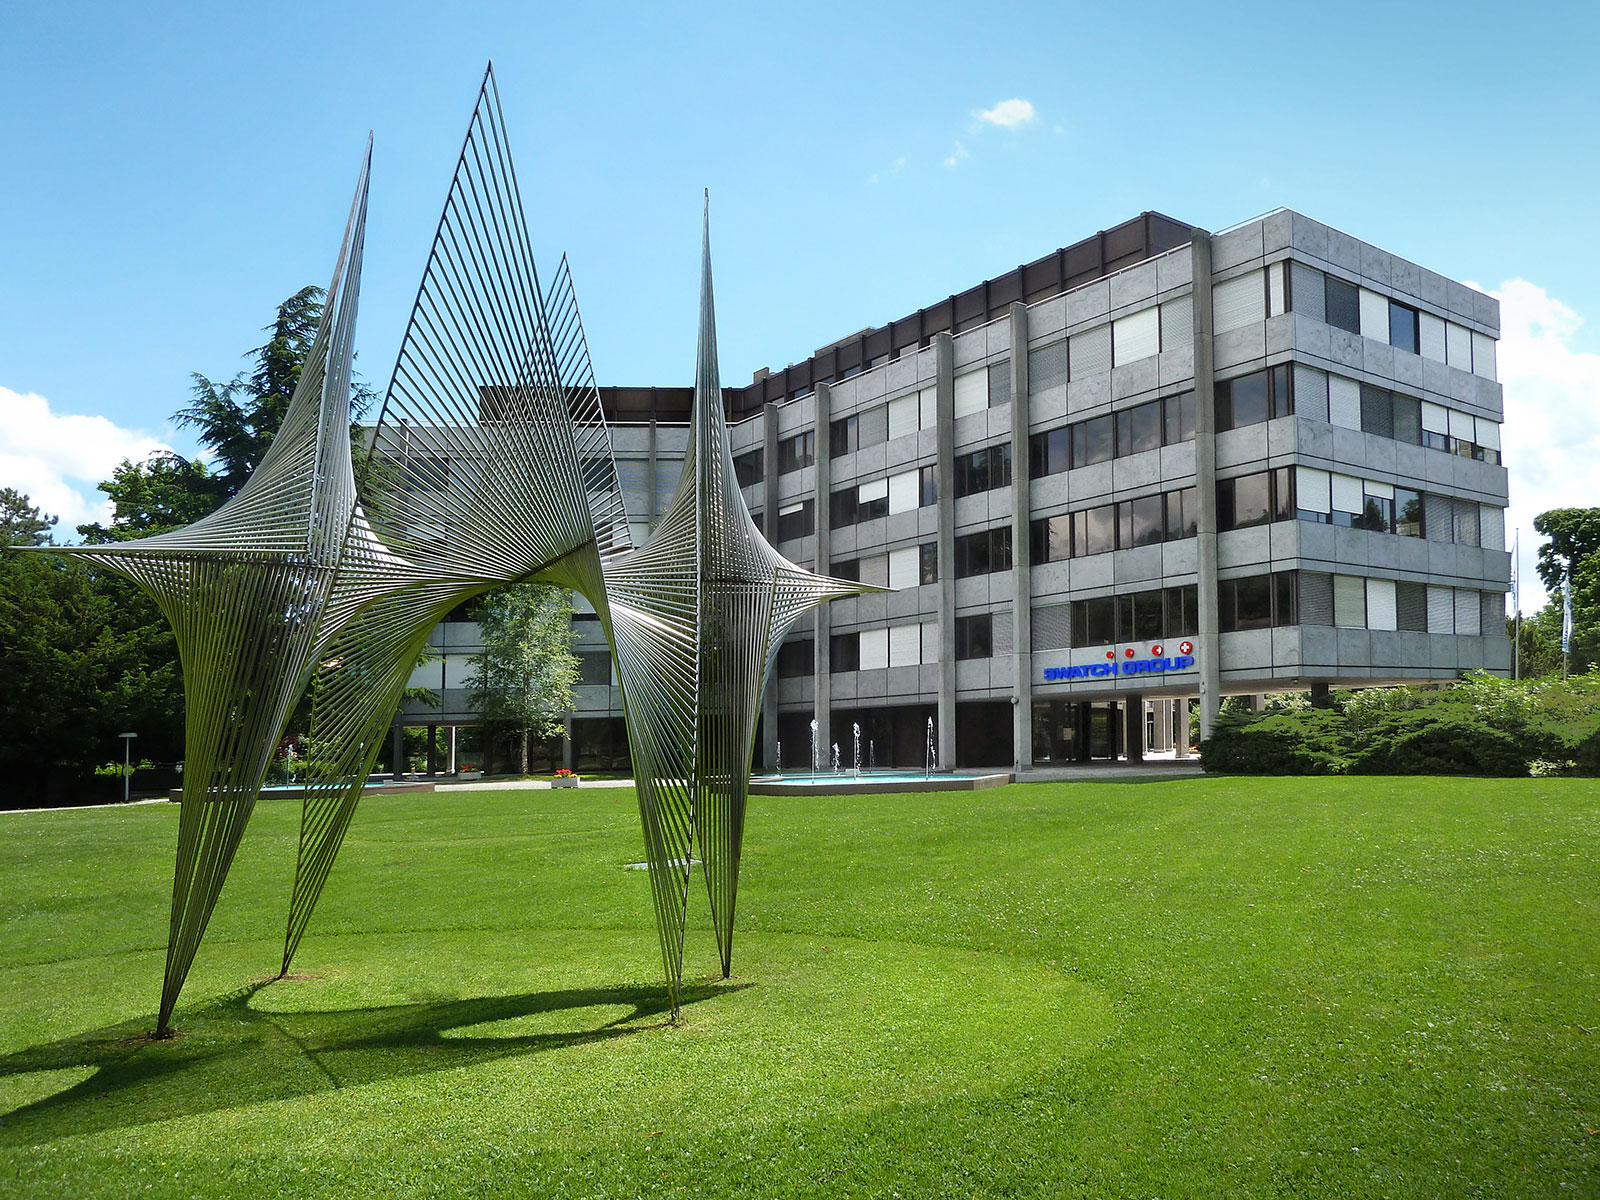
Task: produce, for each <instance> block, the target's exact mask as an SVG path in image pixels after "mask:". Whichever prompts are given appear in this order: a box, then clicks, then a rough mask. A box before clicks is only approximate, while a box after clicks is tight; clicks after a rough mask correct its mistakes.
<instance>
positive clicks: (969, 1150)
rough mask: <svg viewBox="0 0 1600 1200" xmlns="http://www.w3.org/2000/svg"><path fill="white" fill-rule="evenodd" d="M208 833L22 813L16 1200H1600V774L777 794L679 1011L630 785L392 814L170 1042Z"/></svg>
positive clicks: (218, 952) (234, 967) (233, 899)
mask: <svg viewBox="0 0 1600 1200" xmlns="http://www.w3.org/2000/svg"><path fill="white" fill-rule="evenodd" d="M176 818H177V810H176V807H175V806H166V805H162V806H149V807H139V808H133V809H121V810H118V809H104V810H97V811H82V812H62V813H38V814H0V1196H3V1197H5V1198H6V1200H11V1198H13V1197H22V1196H69V1197H84V1196H96V1197H100V1196H121V1195H140V1196H146V1195H152V1196H167V1195H186V1196H187V1195H192V1196H205V1197H213V1196H215V1197H232V1196H239V1197H250V1198H252V1200H265V1198H269V1197H279V1196H301V1195H340V1196H350V1197H365V1196H392V1197H405V1198H407V1200H410V1198H413V1197H425V1196H435V1195H438V1196H482V1197H491V1196H492V1197H501V1196H515V1195H556V1196H562V1197H589V1196H645V1195H651V1196H654V1195H663V1194H668V1195H676V1194H680V1193H681V1194H687V1195H696V1194H699V1195H739V1196H752V1197H754V1196H760V1197H770V1196H789V1195H796V1196H798V1195H807V1196H809V1195H841V1196H851V1195H859V1196H883V1197H892V1196H897V1195H898V1196H900V1197H906V1198H909V1197H924V1196H926V1197H934V1196H966V1195H982V1196H1050V1197H1054V1196H1076V1195H1082V1196H1095V1197H1099V1196H1137V1197H1181V1196H1228V1197H1235V1196H1267V1195H1296V1196H1309V1195H1333V1196H1338V1197H1340V1198H1341V1200H1344V1198H1345V1197H1353V1196H1369V1195H1370V1196H1419V1197H1422V1196H1426V1197H1442V1196H1452V1197H1454V1196H1480V1195H1482V1196H1507V1195H1515V1196H1522V1195H1527V1196H1557V1195H1560V1196H1594V1195H1600V1110H1597V1105H1600V1099H1597V1095H1596V1093H1597V1089H1600V922H1597V919H1596V917H1597V885H1600V869H1597V863H1600V785H1597V784H1595V783H1593V782H1582V781H1573V780H1518V781H1500V780H1495V781H1488V780H1434V779H1419V780H1411V779H1408V780H1387V779H1329V780H1259V779H1250V780H1243V779H1216V778H1206V779H1184V780H1172V781H1161V782H1150V783H1109V784H1102V783H1075V784H1026V785H1017V786H1013V787H1009V788H1004V789H1000V790H995V791H985V792H979V793H975V794H960V793H942V794H933V795H925V796H877V797H866V798H856V799H830V798H815V799H814V798H789V797H784V798H772V797H757V798H755V799H754V800H752V803H751V814H750V823H749V837H748V842H747V845H746V857H745V863H744V873H743V884H744V887H743V890H742V893H741V896H740V906H739V929H738V934H737V937H736V941H735V947H734V954H735V959H734V962H735V975H734V978H733V979H731V980H728V981H723V980H721V979H720V978H717V977H714V976H713V975H712V974H711V972H712V971H713V968H714V966H715V962H716V958H715V947H714V943H713V940H712V938H711V934H710V932H709V928H708V918H707V917H706V912H705V902H704V894H703V892H701V893H700V894H699V895H697V896H696V897H695V899H696V900H697V901H698V903H697V905H696V906H695V907H694V909H693V927H692V928H691V932H690V949H689V964H688V968H687V975H688V976H689V979H690V982H689V984H688V987H687V993H686V1005H685V1009H684V1021H683V1023H682V1024H681V1025H680V1026H677V1027H673V1026H670V1025H667V1024H666V1023H665V1022H664V1020H663V1011H662V998H661V988H660V984H659V981H658V979H657V974H658V972H659V965H658V964H659V955H658V952H657V950H656V947H655V944H654V923H653V920H652V917H651V914H650V907H649V894H648V885H647V880H646V876H645V873H644V872H642V871H635V870H629V869H627V864H628V863H630V862H635V861H637V860H638V859H640V858H641V857H642V856H643V852H642V840H641V837H640V834H639V830H638V818H637V814H636V811H635V807H634V799H633V795H632V793H631V792H628V791H622V790H589V789H584V790H579V791H557V792H552V791H542V790H541V791H529V792H479V793H470V792H467V793H456V794H454V795H438V796H427V795H420V796H395V797H390V798H386V799H382V800H375V801H372V802H370V803H368V804H367V805H366V806H365V807H364V808H363V809H362V811H361V813H360V815H359V816H358V817H357V819H356V823H355V825H354V827H353V828H352V830H351V834H350V838H349V840H348V842H347V843H346V846H345V849H344V852H343V855H342V856H341V858H340V861H339V864H338V866H337V867H336V868H335V870H334V874H333V877H332V880H331V881H330V883H329V886H328V890H327V893H326V895H325V896H324V898H323V901H322V905H321V908H320V909H319V911H318V913H317V915H316V917H315V919H314V920H313V923H312V926H311V931H310V933H309V934H308V936H307V938H306V940H305V943H304V944H303V946H302V948H301V952H300V956H299V958H298V959H297V961H296V970H297V975H296V976H295V977H293V978H291V979H289V980H285V981H281V982H276V983H271V984H265V983H263V979H264V977H265V976H267V975H269V974H270V973H271V972H272V971H273V970H275V969H276V964H277V961H278V955H279V946H280V944H281V940H282V923H283V920H284V914H285V908H286V905H287V893H288V885H289V877H290V871H291V864H292V857H293V853H294V838H295V834H296V829H297V822H298V806H297V805H296V804H294V803H292V802H285V801H275V802H266V803H264V804H263V805H262V807H261V808H260V809H258V811H257V814H256V817H255V820H254V824H253V825H252V828H251V830H250V835H249V836H248V837H247V839H246V841H245V846H244V849H243V851H242V853H241V855H240V858H239V860H238V862H237V863H236V864H235V866H234V870H233V875H232V878H231V879H230V881H229V884H228V887H227V889H226V890H225V891H224V892H223V895H222V900H221V903H220V904H219V906H218V909H217V912H216V915H215V917H214V918H213V920H212V923H211V929H210V932H209V934H208V936H207V939H206V941H205V943H204V944H203V945H202V947H201V949H200V954H199V957H198V959H197V961H196V965H195V970H194V973H193V974H192V975H191V977H190V979H189V983H188V987H187V988H186V990H185V992H184V995H183V1001H182V1003H180V1006H179V1010H178V1014H177V1017H176V1023H177V1024H178V1026H179V1028H180V1029H181V1030H182V1031H183V1034H182V1036H181V1037H180V1038H178V1039H177V1040H176V1041H173V1042H165V1043H147V1042H143V1041H141V1040H140V1039H139V1036H138V1035H140V1034H141V1033H142V1032H143V1031H144V1030H147V1029H148V1028H149V1027H150V1025H151V1024H152V1022H153V1010H154V1005H155V1001H156V998H157V995H158V992H159V988H160V975H161V966H162V961H163V954H164V944H165V938H166V905H167V897H168V894H169V891H170V886H171V853H172V844H173V840H174V837H175V831H176Z"/></svg>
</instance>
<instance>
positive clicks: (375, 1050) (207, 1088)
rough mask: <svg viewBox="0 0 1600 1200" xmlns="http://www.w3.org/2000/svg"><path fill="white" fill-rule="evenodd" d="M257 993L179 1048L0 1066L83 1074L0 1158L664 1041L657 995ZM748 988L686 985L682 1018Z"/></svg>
mask: <svg viewBox="0 0 1600 1200" xmlns="http://www.w3.org/2000/svg"><path fill="white" fill-rule="evenodd" d="M266 986H270V985H268V984H256V985H253V986H251V987H248V988H243V989H241V990H239V991H237V992H233V993H231V994H229V995H226V996H222V997H219V998H218V999H216V1000H214V1001H211V1002H209V1003H206V1004H203V1005H200V1006H197V1007H194V1008H188V1009H184V1010H180V1012H179V1014H178V1021H177V1025H178V1029H179V1034H178V1036H177V1037H176V1038H173V1039H171V1040H167V1041H153V1040H151V1039H150V1038H149V1036H148V1033H149V1022H148V1018H146V1019H145V1020H143V1021H130V1022H127V1023H126V1024H123V1025H118V1026H112V1027H109V1028H105V1029H98V1030H95V1031H93V1032H91V1033H86V1034H80V1035H78V1036H75V1037H71V1038H65V1039H63V1040H61V1041H59V1042H53V1043H51V1044H49V1045H44V1046H35V1047H32V1048H31V1049H28V1050H22V1051H19V1052H17V1053H15V1054H10V1055H6V1056H4V1057H0V1080H4V1081H7V1082H12V1081H18V1082H21V1081H20V1080H17V1077H20V1076H25V1075H30V1074H33V1073H35V1072H52V1071H61V1072H71V1073H72V1075H82V1073H83V1071H84V1070H85V1069H87V1070H88V1071H90V1072H91V1073H90V1074H89V1075H88V1076H87V1077H86V1078H83V1079H82V1080H81V1081H80V1082H78V1083H76V1084H74V1085H72V1086H70V1087H66V1088H65V1089H64V1090H61V1091H57V1092H55V1093H54V1094H52V1095H48V1096H46V1097H44V1098H43V1099H39V1100H36V1101H34V1102H33V1103H29V1104H25V1105H24V1106H23V1107H21V1108H17V1109H15V1110H13V1111H11V1112H8V1113H0V1146H27V1145H36V1144H39V1143H41V1142H50V1141H56V1140H58V1139H61V1138H66V1137H73V1136H76V1135H79V1134H86V1133H98V1132H102V1131H105V1130H110V1129H119V1128H124V1127H129V1126H135V1125H144V1124H150V1123H153V1122H157V1121H166V1120H171V1119H173V1118H175V1117H185V1116H193V1115H196V1114H200V1113H206V1112H214V1111H217V1110H221V1109H239V1108H244V1107H247V1106H249V1105H252V1104H260V1103H263V1102H268V1101H273V1100H287V1099H293V1098H295V1097H298V1096H305V1095H310V1094H312V1093H315V1092H321V1091H327V1090H330V1089H333V1088H342V1087H358V1086H362V1085H365V1084H371V1083H377V1082H381V1081H383V1080H386V1079H393V1078H398V1077H401V1076H406V1075H416V1074H419V1073H422V1072H426V1071H445V1070H450V1069H452V1068H455V1067H463V1066H471V1065H474V1064H477V1063H482V1062H487V1061H491V1060H495V1059H504V1058H510V1057H514V1056H518V1055H529V1054H539V1053H542V1052H545V1051H549V1050H557V1049H560V1048H562V1047H564V1046H576V1045H584V1044H588V1043H592V1042H601V1041H605V1040H607V1039H611V1038H622V1037H630V1036H633V1035H636V1034H639V1033H644V1032H647V1031H649V1030H652V1029H656V1030H659V1029H660V1028H661V1027H662V1026H664V1025H665V1023H666V1021H667V999H666V995H665V992H664V990H663V989H662V988H661V987H660V986H659V985H656V986H650V985H643V984H639V985H628V986H619V987H602V988H581V989H573V990H563V991H546V992H528V993H522V994H518V995H509V996H481V997H475V998H472V999H466V1000H439V1001H430V1002H423V1003H414V1004H397V1005H386V1006H379V1007H371V1008H352V1009H339V1010H334V1011H315V1012H267V1011H263V1010H262V1009H261V1008H260V1007H257V1006H255V1005H253V1004H252V1003H251V1001H252V998H253V997H254V996H255V994H256V993H257V992H258V991H260V990H261V989H262V988H263V987H266ZM749 986H751V985H749V984H722V983H718V984H690V983H687V982H686V983H685V984H684V988H683V994H682V999H681V1004H682V1005H683V1006H684V1007H688V1006H691V1005H695V1004H700V1003H702V1002H704V1001H707V1000H711V999H714V998H715V997H717V996H720V995H723V994H726V993H730V992H734V991H738V990H740V989H742V988H744V987H749ZM39 1078H40V1079H41V1080H47V1079H48V1076H40V1077H39Z"/></svg>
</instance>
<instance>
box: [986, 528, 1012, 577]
mask: <svg viewBox="0 0 1600 1200" xmlns="http://www.w3.org/2000/svg"><path fill="white" fill-rule="evenodd" d="M989 540H990V544H991V549H990V551H989V553H990V565H989V569H990V570H991V571H1009V570H1011V526H1010V525H1001V526H998V527H997V528H995V529H991V530H990V531H989Z"/></svg>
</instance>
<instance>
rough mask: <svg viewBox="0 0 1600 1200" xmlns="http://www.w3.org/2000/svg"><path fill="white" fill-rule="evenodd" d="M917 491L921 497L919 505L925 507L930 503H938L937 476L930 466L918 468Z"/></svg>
mask: <svg viewBox="0 0 1600 1200" xmlns="http://www.w3.org/2000/svg"><path fill="white" fill-rule="evenodd" d="M917 491H918V492H919V493H920V497H921V500H920V507H922V508H927V507H928V505H930V504H937V503H939V476H938V475H937V474H936V473H935V471H934V469H933V468H932V467H921V468H918V470H917Z"/></svg>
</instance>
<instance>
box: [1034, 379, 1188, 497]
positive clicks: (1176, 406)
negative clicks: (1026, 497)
mask: <svg viewBox="0 0 1600 1200" xmlns="http://www.w3.org/2000/svg"><path fill="white" fill-rule="evenodd" d="M1193 440H1194V393H1193V392H1192V391H1189V392H1182V393H1180V394H1178V395H1174V396H1163V397H1162V398H1161V399H1159V400H1149V401H1146V402H1145V403H1144V404H1138V405H1135V406H1134V407H1132V408H1125V409H1122V410H1121V411H1120V412H1114V413H1106V414H1105V415H1104V416H1099V417H1092V418H1090V419H1089V420H1087V421H1076V422H1074V423H1073V424H1071V425H1063V426H1062V427H1061V428H1059V429H1050V430H1046V431H1045V432H1044V433H1036V434H1033V435H1032V436H1031V437H1029V439H1028V470H1029V473H1030V475H1031V476H1032V477H1033V478H1038V477H1040V476H1042V475H1055V474H1057V473H1059V472H1061V471H1068V470H1071V469H1073V468H1075V467H1088V466H1093V465H1094V464H1095V463H1100V462H1106V461H1108V460H1110V459H1113V458H1122V457H1124V456H1126V455H1129V454H1142V453H1143V452H1144V451H1146V450H1155V449H1157V448H1158V447H1161V446H1172V445H1176V444H1177V443H1178V442H1188V441H1193Z"/></svg>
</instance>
